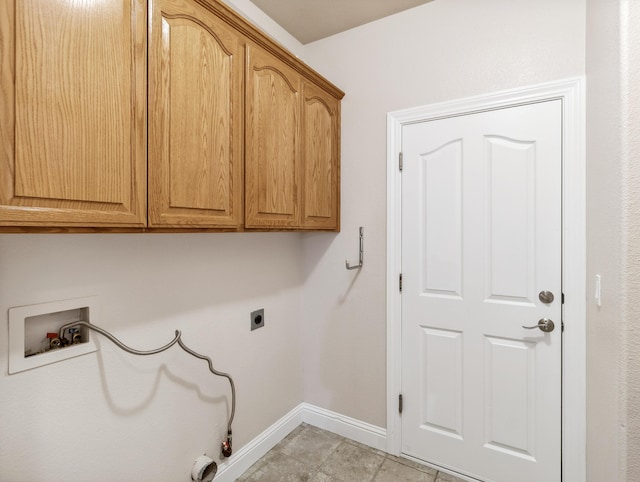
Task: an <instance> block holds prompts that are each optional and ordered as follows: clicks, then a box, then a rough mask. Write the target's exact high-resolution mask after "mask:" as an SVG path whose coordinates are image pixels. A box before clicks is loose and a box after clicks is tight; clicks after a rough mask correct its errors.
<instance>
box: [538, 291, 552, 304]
mask: <svg viewBox="0 0 640 482" xmlns="http://www.w3.org/2000/svg"><path fill="white" fill-rule="evenodd" d="M538 299H539V300H540V301H542V302H543V303H552V302H553V300H554V296H553V293H552V292H551V291H541V292H540V293H538Z"/></svg>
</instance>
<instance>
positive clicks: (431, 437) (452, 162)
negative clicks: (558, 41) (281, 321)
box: [402, 99, 562, 482]
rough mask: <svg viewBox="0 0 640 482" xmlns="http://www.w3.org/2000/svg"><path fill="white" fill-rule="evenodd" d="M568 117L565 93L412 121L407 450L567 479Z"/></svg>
mask: <svg viewBox="0 0 640 482" xmlns="http://www.w3.org/2000/svg"><path fill="white" fill-rule="evenodd" d="M561 118H562V101H561V100H559V99H556V100H552V101H547V102H541V103H533V104H526V105H521V106H516V107H510V108H503V109H496V110H490V111H485V112H479V113H473V114H468V115H464V116H455V117H447V118H444V119H438V120H430V121H425V122H420V123H415V124H409V125H406V126H404V127H403V129H402V146H403V147H402V153H403V160H404V163H403V164H404V169H403V175H402V275H403V290H402V394H403V399H404V412H403V414H402V453H403V454H405V455H409V456H412V457H415V458H418V459H422V460H425V461H428V462H431V463H433V464H436V465H438V466H442V467H446V468H448V469H450V470H455V471H457V472H460V473H463V474H466V475H469V476H472V477H475V478H477V479H480V480H487V481H496V482H510V481H513V480H520V481H523V482H524V481H531V482H533V481H538V480H545V481H549V482H553V481H557V482H559V481H560V467H561V464H560V458H561V447H560V445H561V443H560V442H561V433H560V428H561V427H560V422H561V419H560V410H561V377H560V374H561V356H560V353H561V338H562V330H561V316H562V309H561V231H562V230H561V216H560V214H561V189H560V187H561V168H562V158H561V151H562V146H561V132H562V131H561ZM543 290H546V291H550V292H552V293H554V294H555V299H554V300H552V301H551V302H549V303H545V302H543V301H542V300H540V299H539V296H538V292H540V291H543ZM539 319H551V320H553V321H552V322H554V323H555V325H556V326H557V328H556V329H553V330H552V331H550V332H543V331H541V330H539V329H534V330H528V329H525V328H523V326H522V325H528V326H532V325H533V326H535V325H536V323H537V322H538V320H539Z"/></svg>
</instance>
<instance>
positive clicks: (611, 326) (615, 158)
mask: <svg viewBox="0 0 640 482" xmlns="http://www.w3.org/2000/svg"><path fill="white" fill-rule="evenodd" d="M639 24H640V3H639V2H637V1H634V0H588V2H587V37H586V38H587V50H586V51H587V62H586V68H587V192H588V195H587V253H588V259H587V283H588V284H587V295H588V296H587V300H588V303H587V329H588V331H587V354H588V355H587V362H588V364H587V370H588V381H587V383H588V386H587V437H588V440H587V471H588V479H589V480H590V481H594V482H595V481H600V480H611V481H613V480H620V481H627V480H629V481H630V480H640V356H639V355H638V353H640V326H639V325H638V320H639V319H640V301H639V300H638V293H639V292H640V222H639V220H640V163H639V161H640V112H639V110H640V65H638V58H640V31H639V30H638V28H637V26H638V25H639ZM596 274H601V275H602V280H603V302H602V307H601V308H598V307H596V306H595V303H594V301H593V298H592V297H591V293H592V292H593V280H594V277H595V275H596Z"/></svg>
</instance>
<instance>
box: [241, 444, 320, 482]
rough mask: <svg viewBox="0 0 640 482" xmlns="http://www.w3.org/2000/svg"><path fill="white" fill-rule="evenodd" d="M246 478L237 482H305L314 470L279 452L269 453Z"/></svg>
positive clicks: (309, 478)
mask: <svg viewBox="0 0 640 482" xmlns="http://www.w3.org/2000/svg"><path fill="white" fill-rule="evenodd" d="M265 457H266V459H261V460H260V461H259V462H258V463H257V464H256V465H257V467H256V468H255V470H254V471H253V472H251V474H250V475H248V476H246V477H245V476H243V477H241V478H240V479H237V481H238V482H240V481H241V482H307V481H309V480H311V476H312V474H313V472H315V470H314V469H313V468H311V467H309V466H308V465H306V464H304V463H302V462H299V461H297V460H296V459H294V458H292V457H289V456H288V455H286V454H283V453H280V452H275V451H272V452H269V453H268V454H267V455H266V456H265Z"/></svg>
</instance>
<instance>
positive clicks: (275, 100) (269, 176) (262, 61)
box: [245, 45, 302, 228]
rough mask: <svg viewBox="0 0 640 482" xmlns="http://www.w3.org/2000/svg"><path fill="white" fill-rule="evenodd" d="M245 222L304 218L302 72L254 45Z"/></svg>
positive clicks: (256, 224) (286, 222)
mask: <svg viewBox="0 0 640 482" xmlns="http://www.w3.org/2000/svg"><path fill="white" fill-rule="evenodd" d="M246 66H247V68H246V76H247V77H246V89H247V90H246V116H247V119H246V132H245V138H246V148H245V149H246V151H245V156H246V158H245V176H246V177H245V203H246V205H245V226H246V227H248V228H268V227H275V228H294V227H297V226H299V224H300V187H301V185H300V181H301V172H300V170H301V153H302V150H301V141H300V130H301V129H300V120H301V116H300V112H301V101H300V100H301V98H302V78H301V76H300V74H298V73H297V72H296V71H294V70H293V69H291V68H290V67H289V66H288V65H286V64H285V63H284V62H282V61H280V60H279V59H277V58H276V57H274V56H273V55H270V54H268V53H267V52H266V51H264V50H263V49H261V48H259V47H255V46H253V45H248V46H247V63H246Z"/></svg>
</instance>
